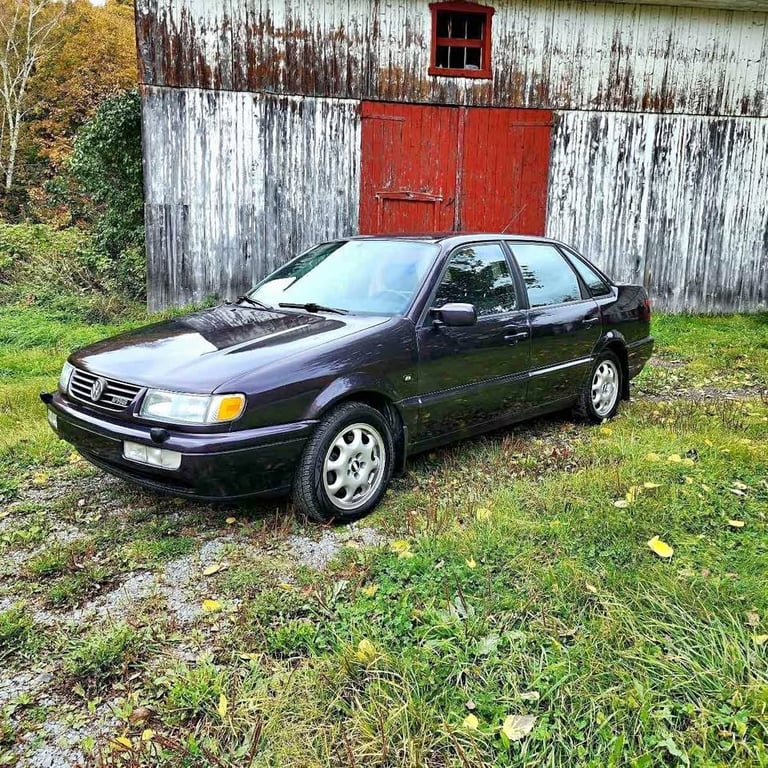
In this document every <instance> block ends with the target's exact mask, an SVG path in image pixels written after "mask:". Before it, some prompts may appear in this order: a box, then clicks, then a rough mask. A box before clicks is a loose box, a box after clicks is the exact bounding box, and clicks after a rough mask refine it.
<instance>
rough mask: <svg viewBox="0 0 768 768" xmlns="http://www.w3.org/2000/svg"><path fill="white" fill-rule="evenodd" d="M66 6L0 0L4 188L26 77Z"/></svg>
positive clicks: (9, 181) (12, 163)
mask: <svg viewBox="0 0 768 768" xmlns="http://www.w3.org/2000/svg"><path fill="white" fill-rule="evenodd" d="M65 10H66V3H65V2H54V0H0V76H1V77H2V83H0V107H2V115H1V116H0V117H1V118H2V124H1V125H0V171H2V173H3V176H4V184H5V190H6V192H10V190H11V188H12V187H13V177H14V172H15V170H16V158H17V153H18V149H19V136H20V134H21V128H22V125H23V123H24V118H25V117H26V115H27V111H28V109H29V101H28V87H29V81H30V78H31V77H32V75H33V73H34V71H35V68H36V67H37V65H38V63H39V62H40V60H41V59H42V58H43V57H44V56H45V54H46V53H47V52H48V44H49V40H50V38H51V34H52V32H53V31H54V29H55V28H56V26H57V24H58V23H59V21H60V20H61V18H62V16H63V14H64V12H65Z"/></svg>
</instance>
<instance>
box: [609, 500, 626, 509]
mask: <svg viewBox="0 0 768 768" xmlns="http://www.w3.org/2000/svg"><path fill="white" fill-rule="evenodd" d="M613 506H614V507H617V508H618V509H626V508H627V507H628V506H629V502H628V501H627V500H626V499H616V501H614V502H613Z"/></svg>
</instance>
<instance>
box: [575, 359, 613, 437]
mask: <svg viewBox="0 0 768 768" xmlns="http://www.w3.org/2000/svg"><path fill="white" fill-rule="evenodd" d="M623 376H624V374H623V372H622V368H621V362H620V361H619V358H618V357H617V356H616V355H615V354H614V353H613V352H603V353H601V354H600V356H599V357H598V358H597V360H595V362H594V364H593V366H592V369H591V370H590V372H589V378H588V379H587V381H586V383H585V384H584V388H583V389H582V390H581V393H580V394H579V400H578V403H577V404H576V406H575V408H574V412H575V414H576V415H577V416H578V417H579V418H581V419H584V420H585V421H590V422H592V423H593V424H599V423H600V422H601V421H604V420H605V419H612V418H613V417H614V416H615V415H616V412H617V411H618V410H619V404H620V403H621V392H622V387H623Z"/></svg>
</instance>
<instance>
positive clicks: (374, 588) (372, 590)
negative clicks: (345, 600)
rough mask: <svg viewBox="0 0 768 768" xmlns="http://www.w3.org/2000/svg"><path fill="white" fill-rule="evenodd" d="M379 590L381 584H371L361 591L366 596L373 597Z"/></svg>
mask: <svg viewBox="0 0 768 768" xmlns="http://www.w3.org/2000/svg"><path fill="white" fill-rule="evenodd" d="M378 591H379V585H378V584H371V585H370V586H368V587H363V588H362V590H361V592H362V593H363V594H364V595H365V596H366V597H373V596H374V595H375V594H376V593H377V592H378Z"/></svg>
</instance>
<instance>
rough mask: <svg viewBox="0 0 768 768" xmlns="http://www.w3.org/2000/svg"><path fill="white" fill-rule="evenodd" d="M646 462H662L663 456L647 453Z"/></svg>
mask: <svg viewBox="0 0 768 768" xmlns="http://www.w3.org/2000/svg"><path fill="white" fill-rule="evenodd" d="M645 460H646V461H661V456H660V455H659V454H658V453H646V454H645Z"/></svg>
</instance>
